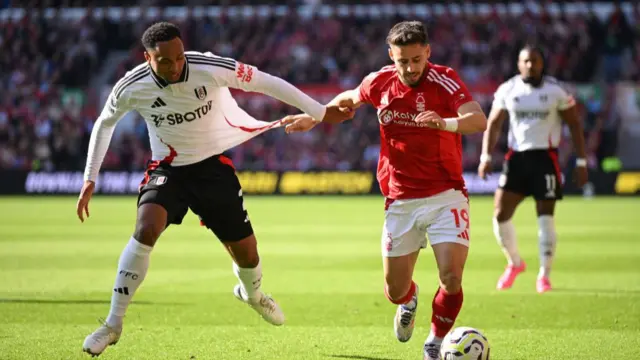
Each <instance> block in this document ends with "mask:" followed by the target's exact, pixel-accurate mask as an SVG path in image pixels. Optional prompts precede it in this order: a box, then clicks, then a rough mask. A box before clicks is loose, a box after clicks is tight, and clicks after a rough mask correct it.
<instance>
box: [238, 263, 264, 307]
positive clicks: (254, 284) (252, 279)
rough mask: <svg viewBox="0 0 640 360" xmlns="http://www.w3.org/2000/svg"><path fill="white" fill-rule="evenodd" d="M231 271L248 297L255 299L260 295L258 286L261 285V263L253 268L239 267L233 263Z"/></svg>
mask: <svg viewBox="0 0 640 360" xmlns="http://www.w3.org/2000/svg"><path fill="white" fill-rule="evenodd" d="M233 273H234V274H235V275H236V277H238V280H240V288H241V290H242V292H243V293H244V294H245V295H246V296H247V297H248V298H249V299H256V298H260V297H261V296H262V292H261V291H260V286H261V285H262V264H261V263H260V261H258V265H256V267H253V268H241V267H239V266H238V264H236V263H235V262H234V263H233Z"/></svg>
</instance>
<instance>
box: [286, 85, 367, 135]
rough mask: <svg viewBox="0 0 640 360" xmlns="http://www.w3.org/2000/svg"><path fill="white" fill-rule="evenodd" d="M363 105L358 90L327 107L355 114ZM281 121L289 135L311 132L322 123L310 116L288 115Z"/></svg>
mask: <svg viewBox="0 0 640 360" xmlns="http://www.w3.org/2000/svg"><path fill="white" fill-rule="evenodd" d="M362 104H363V102H362V101H360V96H359V95H358V90H357V89H354V90H347V91H344V92H342V93H340V94H338V95H337V96H336V97H335V98H333V100H331V101H330V102H329V103H328V104H327V106H329V107H338V108H339V109H340V111H342V112H353V111H354V110H355V109H357V108H359V107H360V106H361V105H362ZM345 120H346V119H345ZM281 121H282V124H283V125H285V132H286V133H287V134H292V133H297V132H306V131H309V130H311V129H313V128H314V127H315V126H316V125H318V124H319V123H321V122H322V121H319V120H316V119H314V118H313V117H311V116H309V115H308V114H297V115H288V116H286V117H284V118H283V119H282V120H281Z"/></svg>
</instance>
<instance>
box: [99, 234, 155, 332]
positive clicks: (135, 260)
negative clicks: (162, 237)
mask: <svg viewBox="0 0 640 360" xmlns="http://www.w3.org/2000/svg"><path fill="white" fill-rule="evenodd" d="M152 249H153V247H151V246H148V245H144V244H141V243H139V242H138V240H136V239H134V238H133V237H131V239H129V243H128V244H127V246H125V248H124V250H122V254H121V255H120V260H119V261H118V273H117V274H116V282H115V285H114V286H113V295H111V311H109V316H107V320H106V322H107V324H108V325H109V326H112V327H121V326H122V319H123V318H124V313H125V312H126V311H127V308H128V307H129V303H130V302H131V298H132V297H133V294H134V293H135V292H136V290H137V289H138V287H139V286H140V284H141V283H142V280H144V277H145V275H146V274H147V269H148V268H149V255H150V254H151V250H152Z"/></svg>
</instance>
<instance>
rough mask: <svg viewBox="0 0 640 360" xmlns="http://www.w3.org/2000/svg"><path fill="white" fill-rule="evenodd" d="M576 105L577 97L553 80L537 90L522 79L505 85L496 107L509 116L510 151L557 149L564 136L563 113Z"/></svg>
mask: <svg viewBox="0 0 640 360" xmlns="http://www.w3.org/2000/svg"><path fill="white" fill-rule="evenodd" d="M574 105H575V101H574V99H573V97H572V96H571V95H570V94H569V93H567V92H566V91H565V90H564V89H563V88H562V87H561V86H560V84H559V83H558V81H557V80H556V79H554V78H552V77H549V76H545V77H544V79H543V82H542V84H541V85H540V87H537V88H536V87H533V86H531V85H529V84H527V83H525V82H524V81H522V78H521V77H520V76H519V75H518V76H514V77H512V78H511V79H509V80H508V81H506V82H504V83H503V84H502V85H500V87H499V88H498V90H497V91H496V93H495V95H494V100H493V107H494V108H498V109H504V110H506V111H507V112H508V113H509V148H511V149H512V150H514V151H525V150H531V149H548V148H556V147H558V145H559V144H560V138H561V135H562V118H561V117H560V113H559V111H562V110H566V109H569V108H570V107H572V106H574Z"/></svg>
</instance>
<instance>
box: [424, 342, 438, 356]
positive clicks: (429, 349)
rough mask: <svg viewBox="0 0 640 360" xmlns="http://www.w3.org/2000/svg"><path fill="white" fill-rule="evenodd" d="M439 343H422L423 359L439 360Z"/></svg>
mask: <svg viewBox="0 0 640 360" xmlns="http://www.w3.org/2000/svg"><path fill="white" fill-rule="evenodd" d="M441 346H442V345H441V344H436V343H425V344H424V349H423V353H424V360H441V358H440V347H441Z"/></svg>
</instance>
